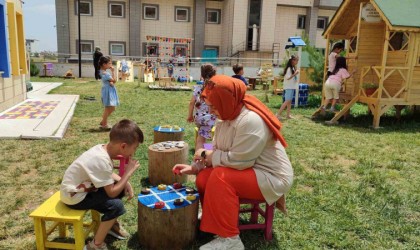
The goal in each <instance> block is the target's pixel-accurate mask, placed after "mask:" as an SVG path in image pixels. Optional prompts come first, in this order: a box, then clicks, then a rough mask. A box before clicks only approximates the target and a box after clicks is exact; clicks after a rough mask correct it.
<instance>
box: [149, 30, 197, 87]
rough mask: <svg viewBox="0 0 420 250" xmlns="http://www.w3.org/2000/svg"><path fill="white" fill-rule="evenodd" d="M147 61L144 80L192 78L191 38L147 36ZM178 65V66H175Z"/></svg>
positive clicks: (166, 80)
mask: <svg viewBox="0 0 420 250" xmlns="http://www.w3.org/2000/svg"><path fill="white" fill-rule="evenodd" d="M146 41H147V44H146V62H150V65H145V69H144V71H145V73H144V82H147V83H152V82H155V78H156V77H157V78H158V79H161V78H164V79H165V81H164V82H165V84H166V85H167V82H168V78H169V80H172V79H174V80H175V81H176V80H177V79H179V78H185V79H190V68H189V67H190V65H189V60H190V57H191V41H192V39H191V38H172V37H161V36H146ZM175 66H176V67H175Z"/></svg>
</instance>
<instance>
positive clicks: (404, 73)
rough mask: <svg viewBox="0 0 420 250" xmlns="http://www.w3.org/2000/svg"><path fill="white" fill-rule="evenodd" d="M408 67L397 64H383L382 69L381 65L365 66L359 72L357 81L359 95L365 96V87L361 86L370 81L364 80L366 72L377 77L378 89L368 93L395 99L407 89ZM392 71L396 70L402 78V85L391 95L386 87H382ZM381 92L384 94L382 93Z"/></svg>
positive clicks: (373, 96) (374, 96) (366, 75)
mask: <svg viewBox="0 0 420 250" xmlns="http://www.w3.org/2000/svg"><path fill="white" fill-rule="evenodd" d="M409 69H410V68H409V67H399V66H385V67H384V69H382V67H381V66H365V67H363V68H362V71H361V74H360V82H359V88H360V93H361V96H366V97H367V95H366V92H365V89H364V88H363V83H364V82H372V81H365V78H367V77H369V76H368V74H369V73H371V74H374V76H376V77H377V82H375V83H376V84H378V89H376V91H375V92H374V93H373V94H372V95H370V97H372V98H390V99H397V98H398V96H399V95H400V94H401V93H403V92H404V91H407V89H408V72H409ZM382 70H384V72H383V78H382ZM394 72H398V73H399V74H400V76H401V78H402V87H401V88H400V89H399V90H398V91H397V92H396V93H395V94H394V95H391V94H390V93H389V92H388V91H387V90H386V88H385V87H384V82H385V80H386V79H388V78H389V77H390V76H391V75H392V74H393V73H394ZM382 93H384V94H385V96H383V95H382Z"/></svg>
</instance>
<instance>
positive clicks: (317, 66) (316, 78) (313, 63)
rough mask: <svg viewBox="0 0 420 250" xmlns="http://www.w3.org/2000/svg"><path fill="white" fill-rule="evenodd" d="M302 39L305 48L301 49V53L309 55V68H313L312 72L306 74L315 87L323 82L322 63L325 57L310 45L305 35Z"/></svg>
mask: <svg viewBox="0 0 420 250" xmlns="http://www.w3.org/2000/svg"><path fill="white" fill-rule="evenodd" d="M302 39H303V40H304V41H305V43H306V46H305V47H303V51H306V52H307V53H308V54H309V67H311V68H313V72H308V71H307V73H308V74H309V79H311V81H313V82H315V83H316V84H317V85H322V81H323V80H324V62H325V56H324V54H322V53H321V51H320V50H319V49H317V48H315V47H314V46H312V45H311V44H310V41H309V38H308V36H307V35H303V36H302Z"/></svg>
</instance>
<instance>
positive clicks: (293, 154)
mask: <svg viewBox="0 0 420 250" xmlns="http://www.w3.org/2000/svg"><path fill="white" fill-rule="evenodd" d="M33 80H34V79H33ZM45 80H46V79H41V81H45ZM54 80H56V79H49V81H54ZM117 88H118V91H119V95H120V100H121V106H119V107H118V108H117V110H116V112H115V113H114V114H112V116H111V122H116V121H117V120H118V119H121V118H130V119H133V120H135V121H136V122H137V123H138V124H139V125H140V127H141V128H142V130H143V132H144V133H145V137H146V140H145V143H144V144H143V145H141V146H140V147H139V150H138V151H137V153H136V157H137V158H138V159H139V160H140V162H141V166H142V167H141V169H140V170H139V171H138V172H137V173H136V174H135V175H134V176H133V178H132V181H131V182H132V184H133V186H134V188H135V190H136V192H138V191H139V190H140V188H141V183H144V180H145V177H147V158H148V156H147V146H148V145H150V144H152V143H153V129H152V127H153V126H155V125H158V124H176V125H180V126H182V127H185V128H186V133H185V138H186V141H187V142H188V143H190V145H192V144H193V141H192V140H191V139H192V138H193V135H194V134H193V126H192V125H191V124H188V123H186V116H187V106H188V101H189V99H190V98H191V92H172V91H149V90H148V89H147V88H146V87H145V84H144V83H143V84H142V85H141V87H139V86H138V84H137V83H123V84H120V85H118V87H117ZM52 93H54V94H80V95H81V99H80V101H79V103H78V105H77V108H76V111H75V114H74V117H73V119H72V122H71V124H70V127H69V129H68V131H67V133H66V135H65V137H64V139H63V140H60V141H53V140H38V141H36V140H3V141H2V142H1V144H0V152H1V154H0V171H1V172H2V175H1V176H0V187H1V190H2V192H3V194H2V195H1V198H0V202H1V204H2V206H0V214H2V216H1V217H0V225H2V228H1V230H0V249H35V237H34V231H33V223H32V220H31V219H30V218H29V217H28V215H29V213H30V212H31V211H32V210H33V209H35V208H36V207H37V206H38V205H39V204H40V203H42V202H43V201H44V200H45V199H46V198H48V197H49V196H50V195H51V194H52V193H53V192H55V191H56V190H58V189H59V184H60V182H61V178H62V175H63V172H64V170H65V169H66V168H67V166H68V165H69V164H70V163H71V162H72V161H73V160H74V159H75V158H76V157H77V156H78V155H80V154H81V153H82V152H83V151H85V150H87V149H88V148H90V147H91V146H93V145H95V144H98V143H103V142H106V140H107V137H108V134H107V133H103V132H99V131H98V130H97V125H98V123H99V121H100V116H101V114H102V106H101V104H100V102H99V101H94V102H92V101H87V100H84V99H83V97H84V96H90V95H94V96H96V99H97V100H100V83H98V82H86V83H83V82H80V81H79V82H74V81H69V80H66V81H65V84H64V85H63V86H61V87H60V88H58V89H56V90H53V92H52ZM251 94H254V95H256V96H258V97H259V98H260V99H263V96H264V95H263V93H262V91H252V92H251ZM280 103H281V98H280V97H278V96H270V103H269V104H268V106H269V107H270V108H271V109H272V110H273V111H275V110H276V109H277V108H278V107H279V105H280ZM313 111H314V109H297V110H293V111H292V112H293V114H294V115H295V117H296V119H294V120H288V121H286V122H284V127H283V130H282V131H283V133H284V135H285V137H286V139H287V141H288V143H289V147H288V148H287V152H288V154H289V157H290V159H291V161H292V164H293V167H294V170H295V182H294V185H293V188H292V190H291V192H290V194H289V195H288V208H289V216H288V217H284V216H282V215H281V213H279V212H276V214H275V222H274V240H273V241H272V242H271V243H267V242H265V241H264V240H263V239H262V233H261V232H259V231H247V232H244V233H242V234H241V237H242V239H243V242H244V244H245V246H247V249H279V248H280V249H302V248H303V249H318V248H339V249H342V248H347V249H390V248H393V249H415V248H419V247H420V236H419V233H420V232H419V228H420V209H419V190H420V187H419V183H420V177H419V174H418V173H419V166H420V120H419V119H418V118H413V117H409V116H405V117H403V119H402V121H401V122H400V123H399V124H395V120H394V119H393V118H392V117H385V118H383V119H382V123H381V125H382V126H384V128H383V129H380V130H372V129H369V128H368V127H369V125H370V124H371V118H370V117H368V116H367V115H366V108H365V107H364V106H361V105H358V106H356V107H355V108H354V109H353V111H354V113H356V114H357V116H356V117H354V118H352V119H351V120H350V121H349V122H347V123H345V124H343V125H340V126H335V127H329V126H325V125H323V124H322V123H320V122H313V121H311V120H310V119H309V118H308V117H310V115H311V114H312V113H313ZM391 113H392V112H391ZM126 208H127V211H128V213H127V214H126V215H124V216H123V217H122V221H123V223H124V224H125V225H126V228H127V229H128V231H129V232H130V233H131V234H132V237H131V238H130V239H129V240H127V241H109V242H108V243H109V244H110V245H111V246H112V247H113V248H112V247H111V249H139V248H140V246H139V243H138V238H137V235H136V231H137V202H136V201H135V200H132V201H129V202H127V203H126ZM108 240H111V239H108ZM207 240H209V237H202V238H199V239H198V240H197V242H196V243H195V244H194V245H193V246H192V247H191V249H197V248H198V246H199V245H201V244H203V243H205V242H206V241H207Z"/></svg>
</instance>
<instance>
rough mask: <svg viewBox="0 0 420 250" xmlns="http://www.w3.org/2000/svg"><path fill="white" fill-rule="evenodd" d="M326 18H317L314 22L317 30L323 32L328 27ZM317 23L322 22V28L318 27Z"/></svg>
mask: <svg viewBox="0 0 420 250" xmlns="http://www.w3.org/2000/svg"><path fill="white" fill-rule="evenodd" d="M328 19H329V18H328V17H327V16H319V17H318V18H317V20H316V28H317V29H319V30H325V29H326V28H327V26H328ZM319 21H324V27H322V28H320V27H319Z"/></svg>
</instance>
